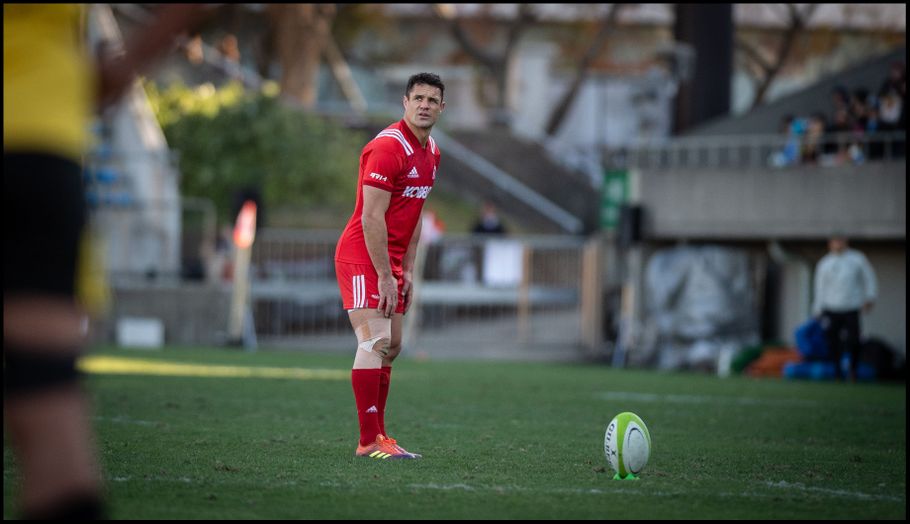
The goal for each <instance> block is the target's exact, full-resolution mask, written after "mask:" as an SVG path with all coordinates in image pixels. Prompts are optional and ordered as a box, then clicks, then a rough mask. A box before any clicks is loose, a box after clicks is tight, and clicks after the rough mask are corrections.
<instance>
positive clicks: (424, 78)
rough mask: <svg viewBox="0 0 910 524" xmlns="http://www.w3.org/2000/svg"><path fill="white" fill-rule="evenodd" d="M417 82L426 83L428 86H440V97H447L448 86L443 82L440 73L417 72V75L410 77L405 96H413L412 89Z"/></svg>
mask: <svg viewBox="0 0 910 524" xmlns="http://www.w3.org/2000/svg"><path fill="white" fill-rule="evenodd" d="M417 84H426V85H428V86H433V87H438V88H439V98H444V97H445V93H446V86H445V84H443V83H442V80H441V79H440V78H439V75H436V74H433V73H417V74H416V75H413V76H411V78H408V87H407V89H405V90H404V96H406V97H408V98H411V90H412V89H414V86H416V85H417Z"/></svg>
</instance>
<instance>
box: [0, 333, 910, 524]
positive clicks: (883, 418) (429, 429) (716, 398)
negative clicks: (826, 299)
mask: <svg viewBox="0 0 910 524" xmlns="http://www.w3.org/2000/svg"><path fill="white" fill-rule="evenodd" d="M92 355H93V356H102V357H116V358H118V359H130V360H144V361H157V362H168V363H177V364H196V365H199V364H202V365H205V366H208V367H201V366H196V367H192V368H187V367H185V366H170V367H169V368H160V372H161V373H165V374H161V375H147V374H131V375H123V374H113V372H112V371H104V372H103V373H102V372H93V373H91V374H90V375H89V378H88V380H87V387H88V390H89V391H90V393H91V396H92V399H93V401H94V405H95V419H94V422H95V428H96V431H97V434H98V440H99V447H100V452H101V457H102V463H103V468H104V474H105V480H106V485H107V490H108V500H109V505H110V512H111V516H112V517H114V518H118V519H158V518H161V519H183V518H186V519H227V518H231V519H234V518H243V519H247V518H256V519H258V518H274V519H297V518H304V519H322V518H330V519H456V518H457V519H468V518H470V519H497V518H499V519H502V518H508V519H518V518H521V519H535V518H536V519H570V518H575V519H579V518H583V519H628V518H650V519H664V518H679V519H722V518H748V519H866V518H872V519H879V518H888V519H890V518H894V519H904V518H906V508H907V499H906V495H905V489H906V480H907V470H906V463H907V462H906V431H905V424H906V400H905V392H906V387H905V385H903V384H900V385H894V384H891V385H871V384H859V385H853V384H822V383H808V382H787V381H778V380H761V381H756V380H752V379H747V378H740V377H736V378H730V379H718V378H715V377H710V376H704V375H691V374H668V373H657V372H651V371H638V370H614V369H611V368H607V367H599V366H582V365H553V364H508V363H491V362H457V363H455V362H437V361H428V362H420V361H416V360H407V359H405V358H404V357H403V358H402V359H399V361H398V362H397V363H396V365H395V371H394V373H393V376H392V390H391V396H390V398H389V411H388V413H387V417H386V419H387V427H388V429H389V431H390V433H391V434H392V435H393V436H394V437H395V438H397V439H398V441H399V442H400V443H401V444H402V445H404V446H405V447H406V448H408V449H410V450H412V451H416V452H419V453H422V454H423V455H424V459H423V460H419V461H398V462H390V461H373V460H367V459H361V458H356V457H354V456H353V452H354V446H355V445H356V438H357V418H356V413H355V410H354V401H353V394H352V392H351V385H350V380H349V376H350V363H351V359H350V358H349V357H339V356H334V355H324V354H313V353H298V354H295V353H277V352H266V351H260V352H259V353H255V354H250V353H242V352H239V351H228V350H215V349H188V348H170V349H167V350H164V351H157V352H145V351H135V350H133V351H126V350H117V349H112V348H105V349H101V350H97V351H95V352H93V354H92ZM144 366H145V367H144V368H141V369H146V370H153V371H154V370H156V369H159V368H154V367H152V366H149V365H144ZM213 366H222V367H213ZM223 366H231V367H232V368H231V369H228V368H225V367H223ZM247 367H254V368H283V369H280V370H275V369H269V370H265V371H264V372H263V376H253V377H235V376H220V375H227V374H230V373H239V374H242V373H244V372H245V368H247ZM291 368H293V369H291ZM299 368H306V369H309V370H317V369H318V370H335V371H336V372H324V373H307V372H302V371H300V370H299ZM140 371H141V370H140ZM259 371H263V370H262V369H259ZM141 372H142V373H146V372H148V371H141ZM180 372H187V373H189V374H188V375H185V376H174V375H175V374H176V373H180ZM196 374H198V375H209V376H194V375H196ZM622 411H633V412H635V413H637V414H638V415H640V416H641V417H642V419H644V421H645V423H646V424H647V425H648V428H649V429H650V433H651V438H652V441H653V446H654V450H653V453H652V455H651V459H650V461H649V463H648V466H647V468H646V469H645V471H644V473H643V474H642V478H641V480H639V481H614V480H612V476H613V475H612V472H611V471H610V469H609V465H607V463H606V460H605V459H604V456H603V437H604V430H605V427H606V425H607V423H608V422H609V421H610V419H611V418H612V417H613V416H614V415H616V414H618V413H620V412H622ZM3 475H4V482H3V492H4V499H3V500H4V503H3V514H4V517H5V518H10V517H14V516H15V515H16V507H15V502H14V495H15V491H16V488H17V481H16V469H15V464H14V461H13V459H12V455H11V453H10V451H9V448H8V446H7V445H6V444H5V445H4V460H3Z"/></svg>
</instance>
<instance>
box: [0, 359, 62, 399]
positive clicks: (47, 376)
mask: <svg viewBox="0 0 910 524" xmlns="http://www.w3.org/2000/svg"><path fill="white" fill-rule="evenodd" d="M4 353H5V354H4V356H3V360H4V365H3V392H4V395H9V396H16V395H27V394H30V393H37V392H40V391H44V390H48V389H52V388H55V387H58V386H64V385H69V384H75V383H76V381H77V380H78V379H79V372H78V371H77V370H76V356H75V355H52V354H46V353H43V354H37V353H36V352H31V351H23V350H21V349H20V350H13V349H11V348H6V351H5V352H4Z"/></svg>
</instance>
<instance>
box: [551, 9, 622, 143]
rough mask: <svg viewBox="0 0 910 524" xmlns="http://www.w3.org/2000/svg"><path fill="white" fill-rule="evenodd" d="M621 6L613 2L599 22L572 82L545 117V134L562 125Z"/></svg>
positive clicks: (611, 29)
mask: <svg viewBox="0 0 910 524" xmlns="http://www.w3.org/2000/svg"><path fill="white" fill-rule="evenodd" d="M622 7H623V4H613V8H612V9H611V10H610V14H609V15H607V17H606V18H605V19H604V20H603V22H602V23H601V24H600V29H599V30H598V31H597V35H596V36H595V37H594V41H593V42H592V43H591V45H590V46H589V47H588V50H587V51H585V54H584V55H583V56H582V57H581V60H580V61H579V63H578V67H577V68H576V69H575V79H574V80H573V81H572V84H571V85H570V86H569V89H568V90H567V91H566V92H565V94H564V95H563V96H562V99H561V100H560V101H559V103H558V104H556V106H555V108H554V109H553V112H552V113H550V118H548V119H547V125H546V128H545V133H546V134H547V136H553V135H555V134H556V131H558V130H559V126H560V125H562V122H563V120H564V119H565V117H566V115H567V114H568V113H569V109H571V108H572V102H574V101H575V98H576V96H575V95H576V94H577V93H578V90H579V89H580V88H581V85H582V83H584V81H585V78H587V76H588V69H589V68H590V67H591V63H592V62H594V59H595V58H597V56H598V55H599V54H600V51H601V49H602V48H603V46H604V45H605V44H606V43H607V38H608V37H609V36H610V34H611V33H612V32H613V29H614V27H615V26H616V20H617V18H618V15H619V11H620V9H621V8H622Z"/></svg>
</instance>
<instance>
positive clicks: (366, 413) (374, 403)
mask: <svg viewBox="0 0 910 524" xmlns="http://www.w3.org/2000/svg"><path fill="white" fill-rule="evenodd" d="M381 375H382V370H381V369H352V370H351V385H352V386H353V387H354V402H355V403H356V404H357V420H358V421H359V422H360V445H361V446H366V445H368V444H372V443H373V442H375V441H376V435H378V434H379V432H380V430H379V413H381V411H380V410H379V380H380V377H381Z"/></svg>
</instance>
